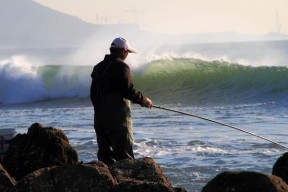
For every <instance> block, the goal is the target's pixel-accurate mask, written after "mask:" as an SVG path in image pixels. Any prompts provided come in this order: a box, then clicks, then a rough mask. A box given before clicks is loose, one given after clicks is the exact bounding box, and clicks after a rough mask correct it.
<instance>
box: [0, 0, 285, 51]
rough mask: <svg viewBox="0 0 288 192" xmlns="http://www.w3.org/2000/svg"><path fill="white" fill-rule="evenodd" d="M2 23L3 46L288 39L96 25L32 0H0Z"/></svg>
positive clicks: (36, 46) (35, 46) (270, 36)
mask: <svg viewBox="0 0 288 192" xmlns="http://www.w3.org/2000/svg"><path fill="white" fill-rule="evenodd" d="M0 27H1V30H0V48H21V47H32V48H41V47H71V46H72V47H74V46H76V47H77V46H81V45H83V44H85V45H88V46H93V44H97V42H99V41H105V40H107V39H109V42H110V41H111V40H112V38H114V37H116V36H124V37H127V38H128V39H129V40H130V41H133V42H136V43H137V44H140V45H141V44H160V43H161V44H165V43H168V44H187V43H201V42H224V41H253V40H261V41H262V40H283V39H286V40H288V36H287V35H281V34H277V33H270V34H267V35H264V36H247V35H242V34H238V33H233V32H231V33H217V34H198V35H197V34H185V35H181V36H171V35H164V34H154V33H148V32H144V31H141V30H140V29H139V28H138V26H137V25H132V24H131V25H128V24H126V25H123V24H121V25H120V24H119V25H117V24H115V25H94V24H91V23H87V22H84V21H83V20H81V19H79V18H76V17H74V16H70V15H67V14H64V13H61V12H58V11H55V10H53V9H50V8H48V7H45V6H43V5H40V4H38V3H36V2H34V1H32V0H1V1H0ZM90 40H91V41H90ZM105 43H106V41H105ZM133 44H134V43H133Z"/></svg>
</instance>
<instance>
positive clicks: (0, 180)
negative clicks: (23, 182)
mask: <svg viewBox="0 0 288 192" xmlns="http://www.w3.org/2000/svg"><path fill="white" fill-rule="evenodd" d="M14 185H16V182H15V180H14V179H13V178H12V177H11V176H10V174H9V173H8V172H7V171H6V170H5V169H4V167H3V166H2V165H1V164H0V191H2V192H4V191H5V192H6V191H9V189H10V188H11V187H13V186H14Z"/></svg>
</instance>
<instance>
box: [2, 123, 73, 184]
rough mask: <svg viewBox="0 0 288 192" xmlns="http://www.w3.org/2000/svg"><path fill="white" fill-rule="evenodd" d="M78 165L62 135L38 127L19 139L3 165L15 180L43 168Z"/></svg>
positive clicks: (58, 131)
mask: <svg viewBox="0 0 288 192" xmlns="http://www.w3.org/2000/svg"><path fill="white" fill-rule="evenodd" d="M76 163H78V155H77V152H76V150H75V149H74V148H72V146H71V145H70V144H69V141H68V139H67V137H66V135H65V134H64V133H63V131H62V130H60V129H56V128H52V127H43V126H42V125H41V124H39V123H34V124H33V125H31V127H30V128H29V129H28V133H27V134H17V135H16V137H15V138H14V139H13V140H12V143H11V144H10V147H9V149H8V151H7V154H6V156H5V157H4V159H3V162H2V164H3V165H4V166H5V168H6V170H7V171H8V172H9V173H10V174H11V175H12V176H13V177H14V179H16V180H19V179H21V178H22V177H23V176H25V175H26V174H28V173H31V172H33V171H35V170H37V169H40V168H44V167H50V166H61V165H66V164H76Z"/></svg>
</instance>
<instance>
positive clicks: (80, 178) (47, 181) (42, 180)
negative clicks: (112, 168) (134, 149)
mask: <svg viewBox="0 0 288 192" xmlns="http://www.w3.org/2000/svg"><path fill="white" fill-rule="evenodd" d="M115 185H116V181H115V180H114V178H113V177H112V175H111V174H110V172H109V170H108V167H107V166H106V165H104V164H103V163H101V162H97V163H95V164H78V165H63V166H58V167H49V168H43V169H39V170H37V171H34V172H33V173H31V174H28V175H27V176H25V177H24V178H22V179H21V180H19V181H18V183H17V185H16V186H15V187H14V188H13V189H12V190H11V192H28V191H29V192H39V191H41V192H57V191H59V192H60V191H61V192H65V191H67V192H68V191H69V192H79V191H85V192H106V191H110V190H111V189H112V188H113V187H114V186H115Z"/></svg>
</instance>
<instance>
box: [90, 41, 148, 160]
mask: <svg viewBox="0 0 288 192" xmlns="http://www.w3.org/2000/svg"><path fill="white" fill-rule="evenodd" d="M128 53H136V51H135V50H134V49H133V48H132V47H131V46H130V44H129V42H128V41H127V40H125V39H124V38H116V39H114V40H113V42H112V44H111V47H110V55H105V58H104V60H103V61H101V62H100V63H98V64H97V65H96V66H95V67H94V69H93V72H92V74H91V77H92V83H91V90H90V97H91V101H92V104H93V106H94V129H95V131H96V137H97V143H98V148H99V150H98V153H97V156H98V160H99V161H102V162H104V163H105V164H107V165H108V166H109V165H111V164H112V163H114V162H116V161H119V160H121V159H126V158H130V159H134V154H133V149H132V145H133V127H132V121H131V111H130V106H131V104H130V101H132V102H133V103H138V104H140V105H141V106H144V107H147V108H151V107H152V105H153V103H152V101H151V100H150V99H149V98H147V97H145V96H144V95H143V94H142V93H141V92H137V91H136V90H135V88H134V84H133V81H132V77H131V72H130V68H129V66H128V65H127V64H126V63H125V62H124V60H125V59H126V57H127V56H128Z"/></svg>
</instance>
